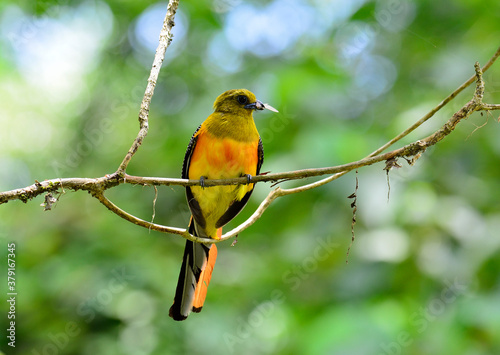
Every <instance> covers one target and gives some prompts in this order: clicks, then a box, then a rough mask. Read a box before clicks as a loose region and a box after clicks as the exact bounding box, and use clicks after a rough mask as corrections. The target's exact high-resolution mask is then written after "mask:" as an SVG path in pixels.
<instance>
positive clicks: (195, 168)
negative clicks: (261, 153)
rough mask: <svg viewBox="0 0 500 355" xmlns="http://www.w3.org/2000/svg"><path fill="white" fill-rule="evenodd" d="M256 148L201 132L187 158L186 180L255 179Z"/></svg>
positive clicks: (250, 144)
mask: <svg viewBox="0 0 500 355" xmlns="http://www.w3.org/2000/svg"><path fill="white" fill-rule="evenodd" d="M258 144H259V141H258V140H256V141H254V142H240V141H236V140H234V139H232V138H221V137H215V136H212V135H211V134H210V133H208V132H206V131H204V132H200V134H199V135H198V137H197V141H196V146H195V149H194V151H193V155H192V156H191V164H190V167H189V178H190V179H199V178H200V177H201V176H205V177H206V178H208V179H225V178H234V177H239V176H242V175H244V174H250V175H255V174H256V173H257V163H258V153H257V151H258Z"/></svg>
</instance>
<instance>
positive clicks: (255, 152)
mask: <svg viewBox="0 0 500 355" xmlns="http://www.w3.org/2000/svg"><path fill="white" fill-rule="evenodd" d="M213 109H214V112H213V113H212V114H211V115H210V116H208V118H207V119H206V120H205V121H204V122H203V123H202V124H201V125H200V126H199V127H198V129H197V130H196V131H195V132H194V134H193V136H192V137H191V140H190V142H189V145H188V147H187V150H186V155H185V156H184V161H183V164H182V178H183V179H196V180H199V181H200V185H199V186H198V185H197V186H187V187H186V198H187V202H188V206H189V209H190V211H191V218H190V222H189V226H188V231H189V233H190V234H192V235H194V236H197V237H201V238H210V239H216V240H219V239H220V238H221V236H222V227H223V226H224V225H225V224H227V223H228V222H229V221H231V220H232V219H233V218H234V217H235V216H236V215H237V214H238V213H239V212H240V211H241V210H242V209H243V207H244V206H245V205H246V203H247V202H248V199H249V198H250V195H251V194H252V191H253V189H254V184H253V183H250V177H251V176H252V175H253V176H255V175H258V174H259V172H260V168H261V166H262V162H263V160H264V150H263V147H262V139H261V138H260V135H259V132H258V131H257V127H256V126H255V122H254V120H253V111H255V110H264V109H269V110H271V111H274V112H278V111H277V110H276V109H274V108H273V107H272V106H270V105H269V104H264V103H262V102H261V101H259V100H257V98H256V97H255V95H254V94H253V93H252V92H250V91H249V90H247V89H233V90H228V91H226V92H224V93H222V94H221V95H219V96H218V97H217V99H216V100H215V102H214V105H213ZM242 176H246V177H247V179H248V182H249V183H248V184H245V185H226V186H224V185H220V186H212V187H205V186H204V181H205V180H206V179H226V178H237V177H242ZM216 258H217V247H216V245H215V244H213V243H205V244H203V243H196V242H193V241H191V240H186V246H185V248H184V255H183V259H182V265H181V270H180V275H179V279H178V282H177V288H176V291H175V296H174V303H173V305H172V307H170V311H169V316H170V317H171V318H173V319H174V320H176V321H181V320H185V319H186V318H187V317H188V315H189V314H190V313H191V311H192V312H200V311H201V309H202V307H203V304H204V302H205V297H206V294H207V288H208V285H209V283H210V279H211V276H212V270H213V268H214V264H215V260H216Z"/></svg>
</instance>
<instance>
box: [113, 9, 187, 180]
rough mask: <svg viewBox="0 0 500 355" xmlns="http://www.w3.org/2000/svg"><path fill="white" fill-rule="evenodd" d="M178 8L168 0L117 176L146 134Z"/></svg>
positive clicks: (125, 167)
mask: <svg viewBox="0 0 500 355" xmlns="http://www.w3.org/2000/svg"><path fill="white" fill-rule="evenodd" d="M178 6H179V0H170V2H169V3H168V7H167V13H166V15H165V19H164V20H163V27H162V29H161V32H160V41H159V44H158V48H156V53H155V57H154V60H153V66H152V67H151V72H150V74H149V78H148V85H147V86H146V91H145V92H144V97H143V99H142V103H141V109H140V111H139V127H140V128H139V133H138V134H137V137H136V138H135V140H134V143H132V146H131V147H130V149H129V151H128V152H127V155H125V158H123V161H122V163H121V164H120V166H119V167H118V170H117V171H116V174H118V175H122V174H123V173H125V169H127V166H128V164H129V163H130V160H131V159H132V157H133V156H134V154H135V152H136V151H137V149H139V147H140V146H141V144H142V141H143V140H144V138H145V137H146V135H147V134H148V130H149V122H148V118H149V105H150V104H151V98H152V97H153V94H154V91H155V86H156V81H157V80H158V76H159V75H160V69H161V65H162V63H163V59H164V58H165V51H166V50H167V48H168V46H169V45H170V43H171V42H172V27H173V26H174V18H175V13H176V12H177V7H178Z"/></svg>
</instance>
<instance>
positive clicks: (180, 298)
mask: <svg viewBox="0 0 500 355" xmlns="http://www.w3.org/2000/svg"><path fill="white" fill-rule="evenodd" d="M217 232H218V234H219V236H220V234H222V229H220V230H219V231H217ZM189 233H191V234H192V235H196V231H195V228H194V221H193V219H191V223H190V224H189ZM216 259H217V247H216V246H215V244H210V245H206V244H200V243H195V242H192V241H190V240H186V247H185V249H184V257H183V258H182V266H181V272H180V275H179V281H178V282H177V289H176V291H175V297H174V304H173V305H172V307H170V312H169V315H170V317H172V318H173V319H174V320H184V319H186V318H187V317H188V315H189V313H191V311H193V312H200V311H201V308H202V307H203V303H204V302H205V297H206V296H207V288H208V284H209V283H210V278H211V277H212V270H213V268H214V265H215V260H216Z"/></svg>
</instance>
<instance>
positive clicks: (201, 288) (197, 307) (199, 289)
mask: <svg viewBox="0 0 500 355" xmlns="http://www.w3.org/2000/svg"><path fill="white" fill-rule="evenodd" d="M216 259H217V246H216V245H215V244H214V245H212V247H211V248H210V251H209V253H208V260H207V265H206V267H205V269H204V270H203V271H202V272H201V274H200V279H199V280H198V284H197V285H196V288H195V291H194V300H193V312H201V309H202V307H203V304H204V303H205V298H206V297H207V290H208V285H209V284H210V279H211V278H212V271H213V270H214V266H215V260H216Z"/></svg>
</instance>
